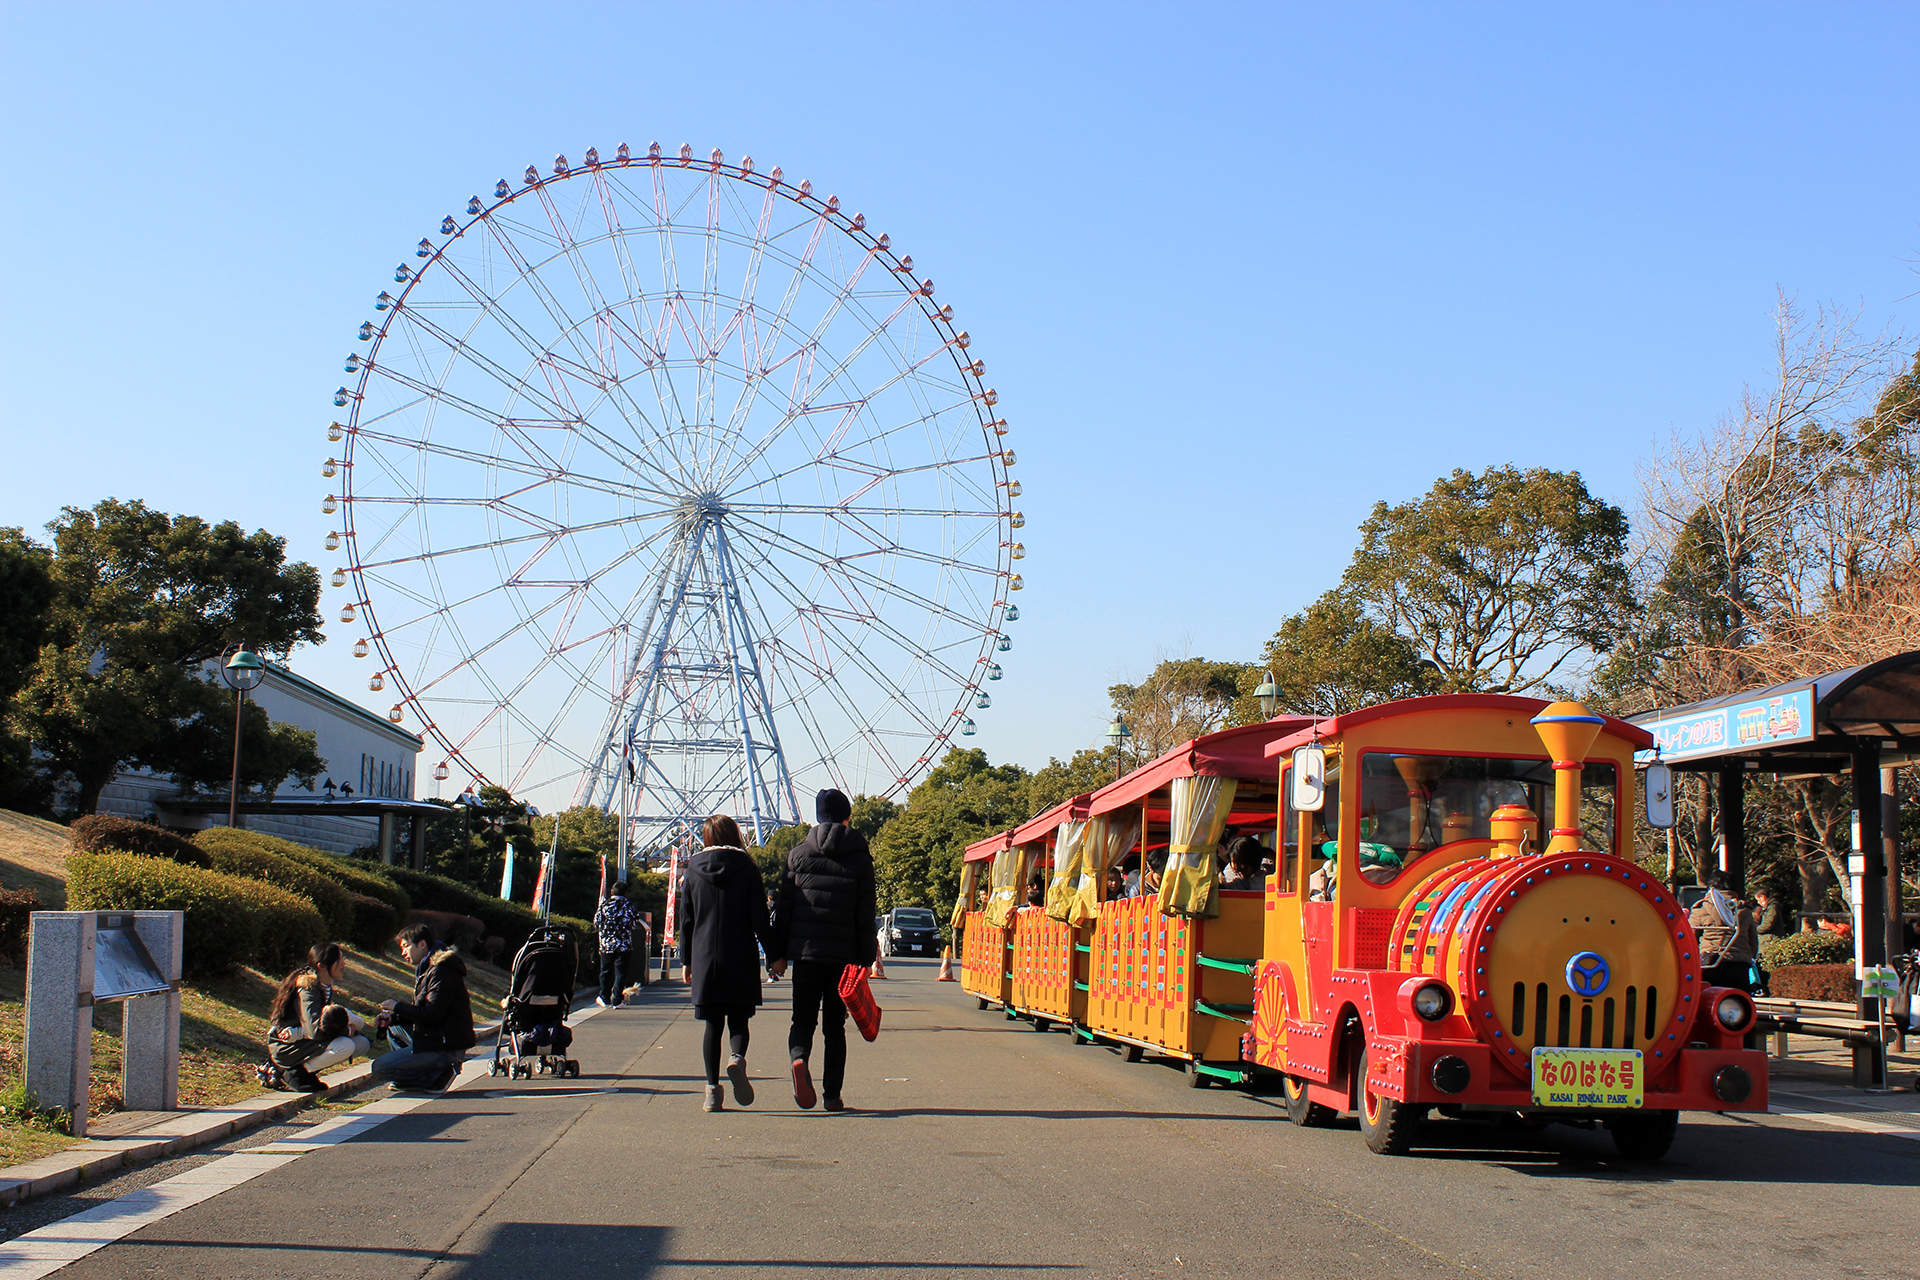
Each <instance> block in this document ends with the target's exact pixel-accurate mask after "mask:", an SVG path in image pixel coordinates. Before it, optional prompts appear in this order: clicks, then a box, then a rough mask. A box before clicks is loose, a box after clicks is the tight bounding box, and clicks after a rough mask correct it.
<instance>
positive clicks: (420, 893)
mask: <svg viewBox="0 0 1920 1280" xmlns="http://www.w3.org/2000/svg"><path fill="white" fill-rule="evenodd" d="M393 878H394V880H395V882H396V883H398V884H399V886H400V887H401V888H402V889H405V890H406V891H407V896H408V897H410V898H412V899H413V906H414V909H415V910H416V911H445V912H449V913H451V914H453V915H458V916H472V917H474V918H475V919H477V920H479V921H480V923H481V924H483V925H485V926H486V927H487V932H488V933H490V934H492V935H493V936H495V937H498V938H505V939H506V940H507V955H508V957H509V958H511V957H512V955H513V953H514V952H515V951H518V950H519V949H520V944H521V943H523V942H525V941H526V940H527V935H529V934H531V933H532V932H533V931H534V929H535V928H536V927H538V926H539V924H540V917H538V916H536V915H534V914H533V910H532V909H531V908H530V907H526V906H522V905H521V904H520V903H518V902H506V901H503V900H502V899H500V898H495V897H492V896H491V895H488V894H484V893H481V892H480V891H479V890H477V889H472V888H469V887H468V886H466V885H464V884H461V883H460V882H459V881H458V880H449V879H448V878H447V877H445V876H436V875H429V874H427V873H425V872H420V871H414V870H411V869H409V868H407V867H394V868H393Z"/></svg>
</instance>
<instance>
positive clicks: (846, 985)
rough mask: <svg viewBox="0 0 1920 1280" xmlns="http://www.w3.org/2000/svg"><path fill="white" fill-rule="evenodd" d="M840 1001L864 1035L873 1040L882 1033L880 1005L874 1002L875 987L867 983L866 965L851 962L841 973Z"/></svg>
mask: <svg viewBox="0 0 1920 1280" xmlns="http://www.w3.org/2000/svg"><path fill="white" fill-rule="evenodd" d="M840 1003H842V1004H844V1005H846V1006H847V1012H848V1013H850V1014H852V1015H853V1025H854V1026H856V1027H859V1028H860V1034H861V1035H862V1036H864V1037H865V1038H866V1039H868V1040H872V1039H873V1038H874V1037H875V1036H877V1035H879V1034H880V1006H879V1005H877V1004H875V1003H874V1002H873V988H872V987H870V986H868V985H867V971H866V968H865V967H864V966H862V965H857V964H850V965H848V966H847V967H846V969H845V970H844V971H843V972H842V973H841V974H840Z"/></svg>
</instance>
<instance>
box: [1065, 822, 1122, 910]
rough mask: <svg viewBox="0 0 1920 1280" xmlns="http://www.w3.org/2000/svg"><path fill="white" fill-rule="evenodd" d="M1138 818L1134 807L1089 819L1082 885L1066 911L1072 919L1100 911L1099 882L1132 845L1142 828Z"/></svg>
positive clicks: (1081, 871) (1081, 877)
mask: <svg viewBox="0 0 1920 1280" xmlns="http://www.w3.org/2000/svg"><path fill="white" fill-rule="evenodd" d="M1139 821H1140V820H1139V818H1138V817H1136V816H1135V815H1134V814H1133V812H1132V811H1131V810H1127V811H1125V816H1121V815H1120V814H1114V815H1110V816H1107V817H1100V818H1093V819H1090V820H1089V821H1088V822H1087V834H1086V852H1085V853H1084V854H1083V855H1082V857H1081V862H1080V886H1079V888H1077V889H1076V890H1074V894H1073V907H1072V909H1071V910H1070V911H1069V912H1068V913H1067V919H1068V920H1070V921H1071V922H1072V923H1074V924H1080V923H1081V922H1083V921H1086V920H1091V919H1093V918H1094V917H1095V916H1097V915H1099V914H1100V882H1101V881H1102V880H1104V879H1106V876H1107V868H1108V867H1110V866H1112V865H1113V864H1114V863H1116V862H1118V861H1119V860H1120V856H1121V855H1122V854H1124V853H1125V852H1126V851H1127V850H1129V849H1131V848H1133V839H1134V836H1135V835H1137V834H1138V833H1139V830H1140V828H1139Z"/></svg>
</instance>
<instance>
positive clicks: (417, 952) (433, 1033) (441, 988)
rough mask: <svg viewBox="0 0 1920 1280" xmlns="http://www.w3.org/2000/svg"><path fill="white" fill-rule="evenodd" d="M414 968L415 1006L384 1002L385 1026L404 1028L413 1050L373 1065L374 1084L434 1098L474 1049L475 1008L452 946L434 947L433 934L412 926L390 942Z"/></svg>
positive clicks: (399, 1051)
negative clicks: (377, 1081) (390, 1084)
mask: <svg viewBox="0 0 1920 1280" xmlns="http://www.w3.org/2000/svg"><path fill="white" fill-rule="evenodd" d="M394 941H395V942H398V943H399V944H400V954H401V955H403V956H405V957H406V960H407V963H408V964H410V965H412V966H413V968H414V979H413V1000H412V1001H411V1002H408V1001H405V1000H383V1001H381V1002H380V1012H381V1014H382V1015H384V1017H383V1021H389V1022H391V1023H392V1024H393V1025H395V1026H399V1027H405V1028H406V1029H407V1030H408V1031H409V1032H410V1033H411V1035H412V1041H413V1043H412V1046H411V1047H410V1048H405V1049H395V1050H394V1051H393V1052H391V1053H386V1054H382V1055H381V1056H380V1057H378V1058H375V1059H374V1060H373V1074H374V1077H375V1078H376V1079H380V1080H391V1081H392V1082H393V1086H394V1088H396V1089H408V1090H413V1091H416V1092H421V1093H438V1092H439V1091H440V1090H442V1089H445V1088H447V1087H448V1086H449V1085H451V1084H452V1083H453V1081H454V1078H455V1077H457V1076H458V1075H459V1074H460V1064H461V1063H462V1062H463V1061H465V1060H466V1056H467V1050H469V1049H471V1048H473V1046H474V1043H475V1037H474V1034H473V1003H472V1001H471V1000H470V999H469V998H468V996H467V965H466V961H464V960H462V959H461V958H460V956H459V953H458V952H456V951H455V950H454V948H452V947H450V946H441V947H437V948H436V947H435V946H434V942H433V931H432V930H431V929H429V928H427V926H426V925H424V924H410V925H408V926H407V927H406V928H404V929H402V930H401V931H400V933H399V936H397V937H396V938H395V939H394Z"/></svg>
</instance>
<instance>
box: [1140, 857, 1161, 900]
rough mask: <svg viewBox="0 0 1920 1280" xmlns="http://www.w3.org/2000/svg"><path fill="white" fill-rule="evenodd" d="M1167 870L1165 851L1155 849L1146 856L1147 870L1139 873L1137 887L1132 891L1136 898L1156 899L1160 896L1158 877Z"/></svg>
mask: <svg viewBox="0 0 1920 1280" xmlns="http://www.w3.org/2000/svg"><path fill="white" fill-rule="evenodd" d="M1166 869H1167V851H1166V850H1165V849H1155V850H1154V851H1153V852H1152V853H1150V854H1148V855H1147V869H1146V870H1145V871H1143V872H1141V873H1140V884H1139V887H1138V888H1137V889H1136V890H1135V891H1134V892H1135V896H1136V897H1141V898H1157V897H1159V896H1160V877H1161V875H1162V874H1163V873H1164V872H1165V871H1166Z"/></svg>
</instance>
